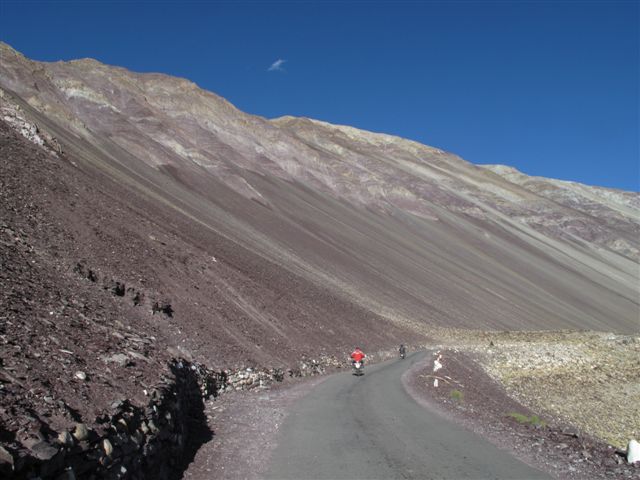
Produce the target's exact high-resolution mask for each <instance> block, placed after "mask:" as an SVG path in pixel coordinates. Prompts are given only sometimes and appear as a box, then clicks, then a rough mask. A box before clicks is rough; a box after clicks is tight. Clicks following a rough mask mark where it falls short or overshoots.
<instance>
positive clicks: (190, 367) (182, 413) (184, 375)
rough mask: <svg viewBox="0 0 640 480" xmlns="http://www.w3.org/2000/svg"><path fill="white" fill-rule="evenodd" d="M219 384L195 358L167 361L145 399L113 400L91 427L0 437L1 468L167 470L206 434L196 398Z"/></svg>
mask: <svg viewBox="0 0 640 480" xmlns="http://www.w3.org/2000/svg"><path fill="white" fill-rule="evenodd" d="M219 390H220V387H219V386H218V385H216V384H215V380H214V378H213V377H212V376H211V375H209V374H207V373H205V370H204V369H203V368H202V367H201V366H200V365H197V364H190V363H188V362H186V361H184V360H176V361H173V362H171V364H170V365H169V371H168V372H167V374H166V375H165V376H164V378H163V379H162V380H161V382H160V383H159V384H158V385H156V386H155V387H154V388H153V390H152V391H151V392H150V393H149V394H148V395H149V398H150V399H149V402H148V404H147V406H146V407H144V408H142V407H138V406H136V405H133V404H132V403H131V402H129V401H128V400H121V401H116V402H114V403H113V404H112V405H111V406H110V410H109V412H108V413H104V414H103V415H101V416H100V417H98V418H97V421H96V424H95V426H93V427H92V426H88V425H86V424H84V423H78V424H76V425H75V426H74V428H72V429H64V430H61V431H59V432H56V431H53V430H50V429H45V428H41V429H40V430H39V431H37V437H34V438H33V439H32V440H31V441H28V442H23V443H18V442H16V441H14V442H5V446H4V447H2V448H1V449H0V472H2V473H3V474H5V475H11V476H12V478H15V479H22V478H25V479H27V478H36V477H39V478H42V479H46V478H87V479H102V478H105V479H119V478H134V479H135V478H157V479H166V478H170V477H171V476H172V472H175V471H180V470H181V468H182V467H183V466H184V465H183V462H185V461H189V460H190V459H191V458H192V456H193V454H194V453H195V450H196V449H197V447H198V446H199V444H200V443H202V441H205V440H207V439H208V438H210V437H211V432H210V431H209V430H208V428H207V427H206V419H205V418H204V413H203V412H204V403H203V402H204V401H205V400H206V399H207V398H209V397H211V396H212V395H214V394H215V392H217V391H219ZM58 476H59V477H58Z"/></svg>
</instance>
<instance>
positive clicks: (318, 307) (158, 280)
mask: <svg viewBox="0 0 640 480" xmlns="http://www.w3.org/2000/svg"><path fill="white" fill-rule="evenodd" d="M0 152H1V157H0V182H1V183H0V199H1V201H0V254H1V256H0V259H1V261H2V269H1V270H0V282H1V287H2V289H1V292H2V293H1V295H0V312H2V313H0V353H1V355H0V358H2V363H1V364H0V386H1V387H2V393H3V395H0V420H2V423H3V425H4V428H5V429H4V430H3V433H2V435H3V436H2V438H0V441H1V442H3V444H4V445H7V446H8V447H7V448H9V451H10V453H11V452H14V453H15V452H17V451H18V450H16V449H18V447H16V445H18V444H20V445H23V446H24V445H36V444H39V442H41V441H45V440H46V441H48V439H49V437H51V435H53V433H52V432H56V431H57V430H60V429H65V428H67V430H69V431H71V430H70V429H71V426H72V425H73V424H74V423H75V422H78V421H85V422H87V423H88V424H89V425H93V424H95V422H97V421H98V419H100V418H103V416H104V412H105V410H108V409H109V408H110V406H111V405H112V404H113V403H114V402H116V403H117V402H118V401H119V400H122V399H123V398H126V399H129V400H131V401H132V403H133V404H134V405H137V406H138V407H140V408H143V407H145V406H146V405H147V400H148V399H147V398H146V395H145V391H146V392H147V393H149V388H148V387H150V386H151V385H153V384H154V383H155V382H157V381H160V380H161V379H162V378H164V379H165V380H166V378H170V377H171V375H172V372H170V371H168V370H167V365H169V362H170V361H172V359H176V358H183V359H186V360H187V361H190V362H199V364H202V365H207V366H209V367H210V368H213V369H227V368H229V369H231V370H232V371H236V370H237V369H244V368H247V367H250V368H252V369H254V368H256V367H260V368H261V367H269V368H271V367H277V368H284V369H285V371H286V369H291V371H292V372H294V371H296V372H297V371H298V370H299V369H302V368H303V367H304V368H308V366H309V365H315V366H318V365H321V366H322V367H317V368H319V369H320V370H321V369H322V368H324V366H326V365H335V364H336V363H337V362H338V363H339V361H340V360H341V359H342V358H343V355H344V354H345V353H346V352H347V351H348V350H349V349H350V348H351V347H353V346H354V345H355V344H360V345H361V346H362V347H364V348H365V349H366V350H367V351H373V352H375V351H380V352H382V351H384V350H386V349H389V348H392V347H393V346H395V345H397V344H398V343H400V342H404V343H412V344H420V343H422V342H424V341H426V339H428V338H429V337H430V336H432V335H435V334H436V333H437V331H438V329H441V328H447V327H458V328H463V329H469V328H474V329H501V330H540V329H558V328H563V329H574V330H575V329H579V330H583V329H586V330H598V331H613V332H617V333H637V332H638V331H639V330H640V325H639V322H638V312H639V304H638V282H639V265H638V261H639V258H640V240H639V238H640V195H639V194H638V193H633V192H623V191H616V190H610V189H604V188H596V187H589V186H585V185H580V184H575V183H569V182H560V181H555V180H549V179H544V178H533V177H528V176H526V175H524V174H521V173H519V172H517V171H515V170H513V169H510V168H508V167H504V166H475V165H473V164H471V163H468V162H466V161H464V160H462V159H461V158H459V157H457V156H455V155H453V154H450V153H447V152H443V151H441V150H438V149H435V148H431V147H428V146H425V145H421V144H419V143H416V142H413V141H409V140H405V139H401V138H398V137H393V136H389V135H384V134H378V133H371V132H365V131H362V130H358V129H355V128H351V127H346V126H337V125H331V124H327V123H324V122H319V121H316V120H310V119H303V118H293V117H283V118H279V119H275V120H267V119H264V118H261V117H257V116H253V115H249V114H246V113H243V112H241V111H239V110H238V109H236V108H235V107H233V105H231V104H230V103H228V102H227V101H226V100H224V99H222V98H220V97H218V96H216V95H215V94H213V93H210V92H206V91H204V90H202V89H200V88H198V87H197V86H196V85H195V84H193V83H191V82H189V81H187V80H183V79H177V78H173V77H168V76H166V75H161V74H137V73H133V72H130V71H127V70H125V69H122V68H117V67H110V66H106V65H103V64H101V63H99V62H96V61H95V60H88V59H86V60H78V61H72V62H56V63H43V62H35V61H32V60H29V59H27V58H25V57H24V56H22V55H21V54H19V53H18V52H16V51H15V50H13V49H12V48H11V47H9V46H7V45H5V44H0ZM301 359H303V360H305V363H303V364H298V361H299V360H301ZM313 361H315V362H316V363H313ZM313 368H314V369H315V368H316V367H313ZM252 371H253V370H252ZM256 378H257V377H256ZM251 379H253V377H251ZM38 412H39V413H38ZM36 417H38V418H36ZM43 425H46V426H47V427H46V428H44V427H43ZM56 429H57V430H56ZM5 432H7V433H6V434H5ZM34 432H39V433H37V434H36V433H34ZM43 432H44V433H43ZM67 433H68V432H67ZM34 439H35V440H34ZM12 442H13V443H12ZM10 445H13V447H10ZM12 449H14V450H12ZM2 453H3V452H2V451H0V454H2ZM32 453H33V452H32ZM16 455H17V454H16ZM30 455H31V454H30ZM0 456H1V455H0Z"/></svg>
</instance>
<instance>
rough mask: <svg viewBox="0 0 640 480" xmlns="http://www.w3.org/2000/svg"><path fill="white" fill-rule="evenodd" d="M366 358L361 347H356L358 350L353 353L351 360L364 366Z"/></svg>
mask: <svg viewBox="0 0 640 480" xmlns="http://www.w3.org/2000/svg"><path fill="white" fill-rule="evenodd" d="M365 357H366V355H365V354H364V352H363V351H362V350H360V347H356V349H355V350H354V351H353V352H352V353H351V360H352V361H353V363H355V362H362V364H363V365H364V358H365Z"/></svg>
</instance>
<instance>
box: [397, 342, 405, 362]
mask: <svg viewBox="0 0 640 480" xmlns="http://www.w3.org/2000/svg"><path fill="white" fill-rule="evenodd" d="M398 351H399V352H400V358H402V359H404V357H405V356H406V355H407V347H405V346H404V343H401V344H400V348H399V349H398Z"/></svg>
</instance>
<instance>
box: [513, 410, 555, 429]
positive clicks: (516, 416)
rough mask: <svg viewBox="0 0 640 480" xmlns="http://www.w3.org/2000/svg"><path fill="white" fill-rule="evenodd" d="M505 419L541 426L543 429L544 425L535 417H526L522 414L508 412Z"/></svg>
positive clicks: (543, 422) (542, 421)
mask: <svg viewBox="0 0 640 480" xmlns="http://www.w3.org/2000/svg"><path fill="white" fill-rule="evenodd" d="M507 417H510V418H513V419H514V420H515V421H516V422H518V423H523V424H528V425H534V426H541V427H544V426H545V425H546V423H545V421H544V420H541V419H540V417H538V416H537V415H531V417H527V416H526V415H523V414H522V413H518V412H509V413H507Z"/></svg>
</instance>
